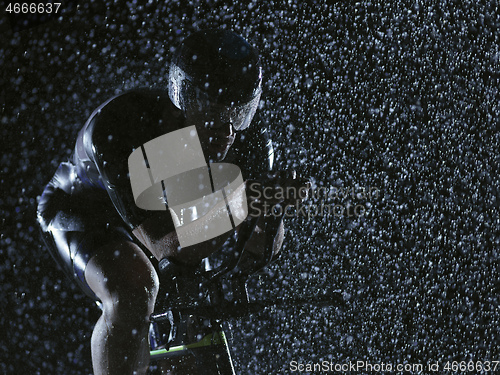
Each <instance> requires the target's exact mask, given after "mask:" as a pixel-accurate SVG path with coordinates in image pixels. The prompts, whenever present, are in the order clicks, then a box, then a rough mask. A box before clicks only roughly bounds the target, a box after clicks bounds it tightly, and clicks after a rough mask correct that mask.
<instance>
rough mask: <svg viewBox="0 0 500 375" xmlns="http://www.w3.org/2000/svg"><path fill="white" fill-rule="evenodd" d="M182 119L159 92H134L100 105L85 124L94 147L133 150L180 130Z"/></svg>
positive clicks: (162, 92) (163, 94)
mask: <svg viewBox="0 0 500 375" xmlns="http://www.w3.org/2000/svg"><path fill="white" fill-rule="evenodd" d="M183 122H184V117H183V115H182V113H181V112H180V110H179V109H177V108H176V107H175V106H174V105H173V104H172V102H171V100H170V98H169V97H168V93H167V92H166V91H163V90H152V89H134V90H130V91H127V92H125V93H123V94H120V95H117V96H115V97H113V98H111V99H110V100H108V101H106V102H105V103H103V104H102V105H101V106H100V107H99V108H98V109H97V110H96V111H95V112H94V113H93V114H92V116H91V118H90V119H89V121H88V130H87V131H88V132H89V133H90V134H89V135H90V138H91V139H92V144H93V146H94V147H98V148H99V147H103V145H106V146H111V143H112V144H114V145H117V146H119V147H120V148H124V147H125V148H127V149H128V150H130V148H136V147H140V146H141V145H142V144H143V143H145V142H147V141H149V140H151V139H153V138H156V137H159V136H160V135H163V134H165V133H169V132H171V131H174V130H176V129H178V128H180V127H183Z"/></svg>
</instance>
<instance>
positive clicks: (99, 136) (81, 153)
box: [38, 89, 274, 299]
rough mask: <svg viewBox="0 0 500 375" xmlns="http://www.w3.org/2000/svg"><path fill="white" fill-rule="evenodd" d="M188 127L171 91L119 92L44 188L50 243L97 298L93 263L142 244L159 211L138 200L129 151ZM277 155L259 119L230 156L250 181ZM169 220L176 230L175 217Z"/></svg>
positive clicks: (42, 208)
mask: <svg viewBox="0 0 500 375" xmlns="http://www.w3.org/2000/svg"><path fill="white" fill-rule="evenodd" d="M185 126H186V123H185V118H184V116H183V115H182V113H181V111H180V110H179V109H177V108H176V107H175V106H174V105H173V104H172V102H171V101H170V98H169V97H168V93H167V92H165V91H162V90H151V89H136V90H132V91H129V92H126V93H124V94H121V95H118V96H115V97H114V98H112V99H110V100H108V101H107V102H105V103H104V104H102V105H101V106H100V107H99V108H97V109H96V110H95V111H94V113H93V114H92V115H91V116H90V118H89V120H88V121H87V122H86V123H85V125H84V126H83V128H82V129H81V130H80V132H79V133H78V138H77V141H76V146H75V152H74V154H73V157H72V160H71V161H68V162H63V163H61V164H60V166H59V168H58V170H57V171H56V173H55V175H54V177H53V178H52V180H51V181H50V182H49V184H48V185H47V186H46V187H45V190H44V192H43V194H42V196H41V199H40V202H39V204H38V222H39V224H40V226H41V229H42V234H43V238H44V241H45V243H46V244H47V246H48V248H49V250H50V252H51V254H52V256H53V257H54V258H55V260H56V261H57V262H58V263H59V265H60V266H61V267H62V269H63V270H64V271H65V273H67V275H68V276H69V277H70V278H72V279H74V280H75V281H76V282H77V283H78V285H79V286H80V287H81V288H82V289H83V291H84V292H85V293H86V294H88V295H89V296H91V297H92V298H94V299H97V297H96V296H95V294H94V293H93V292H92V290H91V289H90V287H89V286H88V285H87V283H86V281H85V268H86V266H87V263H88V261H89V260H90V259H91V258H92V256H93V255H95V254H96V251H98V250H99V248H101V247H102V246H103V245H105V244H106V243H109V242H110V241H113V240H117V239H118V240H127V241H134V242H137V241H136V240H135V237H134V236H133V235H132V233H131V230H133V229H134V228H136V227H137V226H139V225H140V224H141V223H143V222H144V220H146V219H147V218H148V217H149V216H150V215H152V214H154V213H155V211H146V210H143V209H140V208H138V207H137V206H136V204H135V201H134V197H133V193H132V188H131V184H130V179H129V176H128V157H129V155H130V154H131V153H132V152H133V151H134V150H135V149H136V148H139V147H141V146H142V145H143V144H144V143H146V142H148V141H150V140H151V139H154V138H156V137H159V136H161V135H164V134H167V133H169V132H172V131H174V130H177V129H180V128H183V127H185ZM243 138H244V142H242V139H243ZM273 158H274V151H273V147H272V143H271V140H270V138H269V135H268V133H267V129H265V128H259V127H257V126H255V125H254V126H250V127H249V128H248V129H246V130H244V131H242V132H240V133H237V136H236V139H235V142H234V144H233V146H232V147H231V149H230V150H229V152H228V154H227V156H226V158H225V159H224V161H225V162H230V163H234V164H236V165H238V166H239V167H240V168H241V171H242V174H243V178H244V179H248V178H257V177H258V176H260V175H262V174H264V173H265V172H267V171H270V170H272V167H273ZM165 225H168V226H170V227H171V228H170V230H169V231H174V230H175V228H174V225H173V223H172V222H171V220H169V221H166V223H165ZM167 229H168V228H167Z"/></svg>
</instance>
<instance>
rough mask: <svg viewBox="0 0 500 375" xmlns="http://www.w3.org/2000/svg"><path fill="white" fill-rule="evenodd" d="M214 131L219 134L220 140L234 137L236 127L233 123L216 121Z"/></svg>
mask: <svg viewBox="0 0 500 375" xmlns="http://www.w3.org/2000/svg"><path fill="white" fill-rule="evenodd" d="M212 129H213V130H214V131H215V132H216V133H217V136H218V138H229V137H232V136H234V127H233V123H232V122H231V121H225V122H222V121H215V123H214V126H213V128H212Z"/></svg>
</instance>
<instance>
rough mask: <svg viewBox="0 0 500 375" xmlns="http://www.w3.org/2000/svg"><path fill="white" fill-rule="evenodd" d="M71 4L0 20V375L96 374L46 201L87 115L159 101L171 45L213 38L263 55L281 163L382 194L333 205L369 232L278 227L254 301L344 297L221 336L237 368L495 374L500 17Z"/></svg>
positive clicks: (268, 109) (431, 9)
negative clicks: (208, 33)
mask: <svg viewBox="0 0 500 375" xmlns="http://www.w3.org/2000/svg"><path fill="white" fill-rule="evenodd" d="M81 3H82V4H78V2H74V1H73V2H71V3H64V1H63V4H62V6H61V14H60V15H59V17H55V18H53V19H51V20H49V21H47V22H38V24H37V22H36V20H35V22H32V23H29V24H26V25H24V26H23V24H22V22H21V23H19V17H18V18H15V19H14V18H11V19H10V20H9V19H8V18H7V17H4V18H3V19H2V21H1V23H0V30H1V31H2V32H1V36H0V41H1V48H0V65H1V73H0V74H1V75H0V77H1V80H0V85H1V86H0V88H1V90H0V104H1V115H0V129H1V142H2V156H1V157H2V159H1V185H0V186H1V196H0V207H1V239H0V285H1V286H0V301H1V312H2V313H1V316H0V322H1V332H2V335H1V339H0V371H1V372H2V373H5V374H28V373H29V374H34V373H37V374H88V373H91V363H90V335H91V332H92V326H93V324H94V322H95V321H96V319H97V317H98V310H97V308H95V307H94V306H93V305H92V303H91V301H90V300H88V299H87V298H86V297H85V296H84V295H83V294H82V293H81V292H80V291H79V290H77V288H76V287H75V286H74V285H73V284H72V283H70V282H69V281H68V280H67V279H65V278H64V276H63V274H62V272H61V271H60V270H58V269H57V267H56V265H55V263H54V262H53V261H52V259H51V258H50V255H49V254H48V252H47V251H46V250H45V249H44V247H43V246H42V243H41V241H40V238H39V235H38V232H37V227H36V212H35V210H36V202H37V199H38V198H39V196H40V194H41V192H42V190H43V186H44V185H45V184H46V183H47V182H48V180H49V179H50V178H51V176H52V174H53V173H54V172H55V169H56V167H57V165H58V164H59V163H60V162H61V161H64V160H65V159H67V158H68V157H69V156H70V153H71V152H72V148H73V145H74V140H75V137H76V134H77V131H78V130H79V128H80V127H81V126H82V125H83V123H84V122H85V120H86V118H87V117H88V116H89V115H90V113H91V112H92V110H93V109H94V108H95V107H96V106H98V105H99V104H100V103H101V102H102V101H104V100H105V99H107V98H109V97H110V96H112V95H113V94H115V93H118V92H121V91H123V90H125V89H127V88H132V87H137V86H155V87H162V86H164V85H165V83H166V78H167V74H166V72H167V61H168V57H169V55H170V53H171V47H172V46H174V45H175V44H176V43H177V42H179V41H180V40H181V39H182V38H184V37H185V36H186V35H189V33H191V32H192V31H195V30H198V29H201V28H207V27H226V28H230V29H232V30H234V31H236V32H238V33H240V34H242V35H243V36H245V37H247V38H248V39H249V40H250V41H251V42H252V44H254V45H256V46H257V47H258V48H259V49H260V51H261V53H262V56H263V60H264V64H265V82H266V83H265V90H264V97H263V101H262V103H261V104H262V108H261V111H260V114H261V118H262V120H263V122H264V123H265V124H267V125H268V126H269V127H270V128H271V132H272V135H273V138H274V139H275V143H276V147H277V149H278V151H279V154H280V158H279V161H278V164H279V165H280V167H281V168H294V169H296V170H297V171H298V173H299V174H300V175H304V176H311V177H312V179H313V182H314V184H313V187H314V188H316V189H317V188H318V187H321V186H323V187H329V188H332V189H333V188H334V187H335V188H338V189H339V188H341V187H342V188H344V189H345V188H347V187H357V188H356V191H360V188H362V187H375V188H377V189H379V191H380V194H379V195H378V196H372V197H367V198H363V197H361V198H359V197H352V196H348V197H345V198H342V197H337V198H335V199H334V197H333V198H332V197H330V198H329V200H328V202H327V203H332V202H334V203H335V204H342V205H346V204H348V203H351V204H363V205H364V206H365V207H366V208H367V212H366V214H365V215H364V216H363V217H360V218H357V217H338V216H335V215H332V214H330V215H323V216H320V215H318V216H316V217H311V218H307V217H303V216H298V217H293V218H288V219H287V228H288V229H287V233H286V240H285V245H284V250H283V251H284V255H283V257H282V259H281V260H280V261H279V262H278V263H277V264H275V265H273V266H272V267H271V268H270V270H269V274H268V275H265V276H263V277H262V278H261V280H260V284H259V285H258V286H259V288H260V289H259V290H260V291H261V293H262V294H263V295H264V296H268V297H269V296H283V297H286V298H289V297H296V296H308V295H314V294H317V293H318V292H321V291H324V290H326V291H331V290H339V291H341V293H342V295H343V299H344V302H343V303H342V304H339V305H332V306H323V307H321V306H316V305H315V304H314V301H312V302H313V303H312V304H310V305H300V306H298V305H297V306H294V305H293V304H289V305H287V306H284V307H278V308H274V309H269V310H266V311H265V312H263V313H262V314H260V315H257V316H254V317H252V318H249V319H246V320H243V321H231V322H230V325H231V327H232V328H233V330H232V332H233V336H232V346H233V349H234V350H233V355H234V357H235V361H236V366H237V370H238V371H239V373H241V374H265V373H266V374H267V373H291V371H290V368H289V362H290V361H292V360H296V361H298V362H301V363H315V362H319V361H322V360H326V361H331V362H333V363H348V362H349V361H357V360H362V361H367V362H370V363H372V364H376V363H378V364H381V363H382V362H384V363H386V364H387V363H390V364H393V365H394V366H395V365H396V364H397V363H403V364H405V363H409V364H412V363H422V364H427V363H431V362H432V363H435V362H436V361H439V364H440V366H441V369H442V368H443V366H444V365H445V364H446V361H453V360H456V361H469V360H473V361H486V360H500V355H499V351H500V350H499V348H500V339H499V338H500V325H499V318H500V311H499V306H498V299H499V295H498V292H499V288H498V280H499V276H500V275H499V273H500V272H499V248H500V240H499V228H500V225H499V224H500V223H499V217H500V216H499V204H498V195H499V194H498V193H499V177H498V170H499V161H500V160H499V153H498V150H499V143H500V135H499V132H498V129H499V119H498V117H499V113H500V107H499V103H500V101H499V99H500V95H499V93H498V87H499V83H500V82H499V67H500V64H499V62H500V49H499V42H500V40H499V39H500V36H499V32H498V30H499V27H500V16H499V13H498V6H497V5H495V2H489V4H490V5H489V6H483V5H478V4H476V3H475V2H467V1H456V2H453V1H441V2H436V3H433V5H430V4H429V3H427V2H426V3H425V4H424V3H423V2H382V3H380V2H375V1H373V2H359V3H354V2H346V3H344V2H339V3H337V4H336V5H335V4H334V5H325V3H323V2H315V3H312V2H311V3H309V2H300V1H289V2H286V3H284V4H282V2H265V3H264V2H257V1H254V2H252V3H250V5H248V4H247V3H243V2H241V3H240V2H237V3H236V4H233V2H219V1H209V2H203V6H201V5H200V4H201V3H199V4H198V3H194V4H185V2H175V1H174V2H168V3H166V4H163V3H162V4H161V5H156V2H153V3H154V4H150V5H147V3H145V2H144V3H143V2H132V1H129V2H119V3H120V5H117V4H113V3H112V2H102V3H101V2H99V4H97V3H96V2H81ZM117 3H118V2H117ZM329 4H331V3H329ZM2 12H4V10H3V9H2ZM3 14H4V15H7V14H6V13H5V12H4V13H3ZM21 18H22V17H21ZM321 201H322V198H321V197H315V198H312V199H310V200H309V201H308V202H307V203H308V204H313V205H319V204H320V203H321ZM254 284H257V282H255V283H254ZM440 372H441V373H442V372H443V371H440Z"/></svg>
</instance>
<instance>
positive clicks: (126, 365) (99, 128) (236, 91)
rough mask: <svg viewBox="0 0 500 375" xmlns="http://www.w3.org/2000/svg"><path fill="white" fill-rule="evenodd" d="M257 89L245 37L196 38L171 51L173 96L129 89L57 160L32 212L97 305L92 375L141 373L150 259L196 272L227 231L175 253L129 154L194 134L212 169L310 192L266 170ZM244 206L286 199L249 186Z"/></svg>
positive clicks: (266, 142)
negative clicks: (147, 203)
mask: <svg viewBox="0 0 500 375" xmlns="http://www.w3.org/2000/svg"><path fill="white" fill-rule="evenodd" d="M261 86H262V72H261V64H260V59H259V55H258V52H257V51H256V49H255V48H253V47H252V46H250V45H249V44H248V43H247V42H246V41H245V40H244V39H243V38H241V37H240V36H238V35H236V34H234V33H232V32H230V31H223V30H206V31H200V32H196V33H194V34H192V35H191V36H189V37H187V38H186V39H185V40H184V41H183V42H182V43H181V45H180V46H179V48H178V49H177V51H176V53H175V54H174V58H173V60H172V63H171V66H170V73H169V86H168V92H164V91H162V90H152V89H135V90H132V91H129V92H125V93H123V94H120V95H118V96H115V97H113V98H111V99H110V100H108V101H106V102H105V103H104V104H102V105H101V106H100V107H98V108H97V110H95V111H94V113H93V114H92V115H91V116H90V118H89V119H88V121H87V122H86V123H85V125H84V126H83V128H82V129H81V130H80V132H79V134H78V138H77V141H76V146H75V151H74V154H73V157H72V160H70V161H68V162H63V163H61V164H60V166H59V168H58V170H57V171H56V173H55V175H54V177H53V178H52V180H51V181H50V183H49V184H48V185H47V186H46V187H45V190H44V192H43V194H42V197H41V199H40V202H39V206H38V221H39V223H40V226H41V229H42V233H43V237H44V241H45V242H46V244H47V246H48V248H49V249H50V251H51V254H52V256H53V257H54V258H55V259H56V261H57V262H58V263H59V265H60V266H61V267H62V269H63V270H64V271H65V272H66V273H67V275H68V276H69V277H70V278H72V279H74V280H75V281H76V282H77V283H78V285H79V286H80V287H81V288H82V290H83V291H85V293H86V294H88V295H89V296H90V297H92V298H94V299H95V300H96V301H98V302H99V303H100V306H101V308H102V316H101V317H100V319H99V320H98V322H97V324H96V326H95V328H94V331H93V334H92V342H91V348H92V363H93V368H94V373H95V374H119V375H123V374H144V373H146V371H147V368H148V360H149V344H148V328H149V316H150V315H151V313H152V312H153V308H154V304H155V299H156V296H157V293H158V287H159V277H158V272H157V271H156V269H158V267H157V264H156V266H153V263H154V262H157V261H165V260H168V262H169V263H171V264H174V265H178V266H179V267H181V268H187V269H189V268H191V267H195V266H196V265H198V264H199V263H200V262H201V261H202V260H203V259H204V258H206V257H207V256H209V255H210V254H212V253H213V252H214V251H216V250H217V249H219V248H220V247H221V246H222V245H223V244H224V242H225V241H226V240H227V238H228V237H229V236H230V235H231V232H227V233H224V234H221V235H219V236H217V237H215V238H212V239H210V240H206V241H204V242H201V243H197V244H192V245H190V246H184V247H182V246H180V243H179V239H178V237H177V234H176V226H175V225H174V221H173V219H172V217H173V216H172V215H171V213H170V212H169V211H168V210H166V211H155V210H145V209H142V208H139V207H138V205H136V201H135V198H134V192H133V187H132V186H131V179H130V177H129V176H130V171H129V164H128V159H129V156H130V155H131V154H132V153H133V152H134V151H135V150H137V149H140V148H141V147H144V144H145V143H147V142H148V141H151V140H153V139H156V138H157V137H160V136H164V135H166V134H169V133H172V132H174V131H177V130H179V129H184V128H186V127H189V126H195V129H196V132H197V135H198V138H199V142H200V145H201V148H202V150H203V156H204V157H205V158H206V162H207V165H208V163H210V162H220V161H224V162H225V163H226V162H227V163H233V164H236V165H238V167H240V168H241V171H242V175H243V179H245V180H246V181H247V182H246V183H248V181H249V178H252V179H253V180H252V181H255V180H256V179H258V176H260V175H264V174H266V173H267V175H268V176H270V177H269V178H268V182H269V181H270V182H271V185H272V189H278V188H281V189H285V188H286V187H291V186H293V187H295V188H298V189H300V188H304V187H307V183H306V181H305V180H301V179H298V178H293V177H284V174H283V173H281V174H280V173H275V172H273V173H274V175H273V174H272V173H271V174H270V172H271V171H272V163H273V157H274V154H273V149H272V144H271V141H270V139H269V137H268V133H267V131H266V129H264V128H262V129H260V128H257V127H255V126H254V127H252V126H250V127H249V125H250V122H251V121H252V118H253V116H254V114H255V112H256V109H257V107H258V104H259V98H260V95H261V91H262V90H261ZM168 162H169V160H165V163H168ZM270 196H273V194H271V193H269V192H268V194H267V195H266V197H270ZM245 199H247V200H248V203H249V204H253V207H262V204H263V203H269V204H276V203H279V202H280V201H281V202H283V201H284V199H283V198H276V199H275V198H263V196H262V194H259V195H258V196H257V197H256V196H255V194H254V195H252V194H250V192H249V189H247V194H246V198H245ZM289 199H291V200H293V201H294V202H295V201H298V200H299V198H297V197H293V198H289ZM166 201H167V202H166V204H168V198H167V199H166ZM256 205H261V206H256ZM209 216H210V215H208V216H205V217H209ZM265 220H267V219H266V215H265V212H264V211H262V216H261V217H260V219H259V221H258V222H257V226H256V228H255V231H254V235H253V236H252V243H251V244H249V245H248V244H247V247H248V251H249V252H250V254H254V256H256V257H258V255H259V252H262V251H263V250H262V248H263V245H262V243H264V240H263V239H264V238H265V236H266V233H265V231H264V230H263V229H262V228H264V225H263V223H264V222H265ZM267 235H272V236H274V238H275V240H274V252H275V253H277V252H278V251H279V249H280V247H281V243H282V240H283V223H281V224H280V225H279V229H278V231H277V233H272V234H267ZM149 253H150V254H149ZM151 254H152V256H150V255H151ZM153 256H154V257H153ZM161 279H162V281H163V277H161ZM166 280H168V277H167V278H166Z"/></svg>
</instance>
